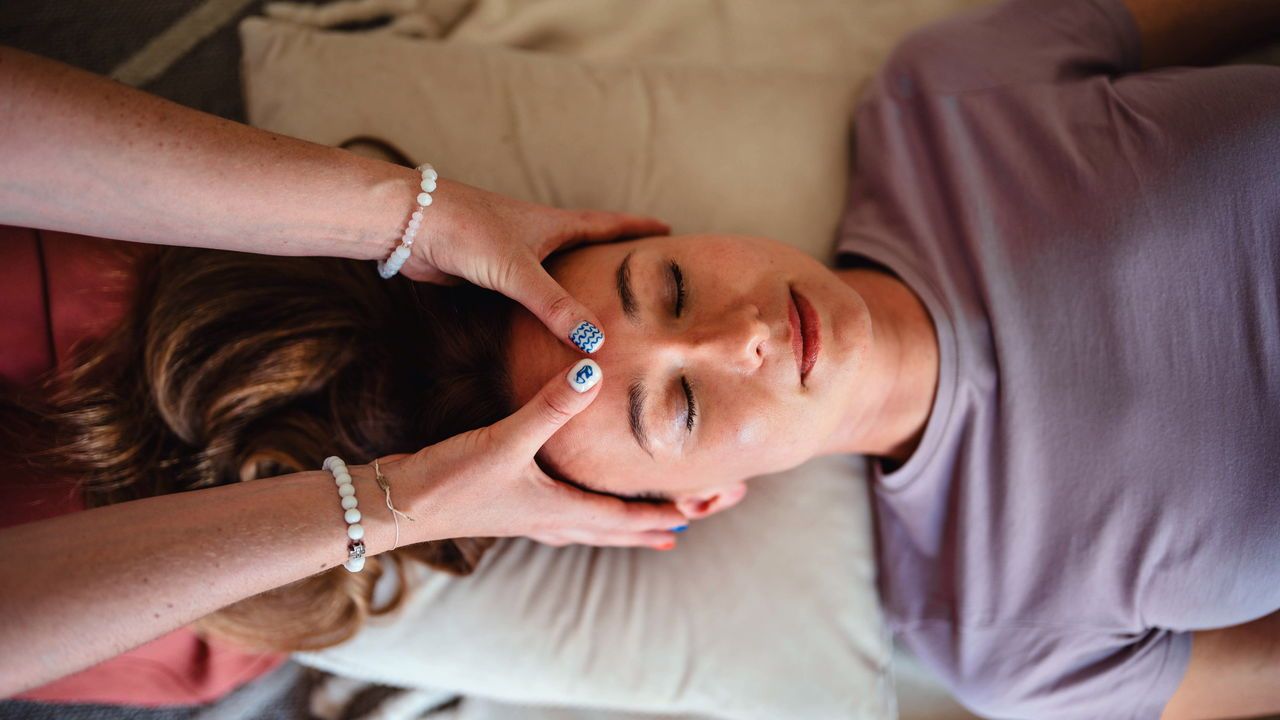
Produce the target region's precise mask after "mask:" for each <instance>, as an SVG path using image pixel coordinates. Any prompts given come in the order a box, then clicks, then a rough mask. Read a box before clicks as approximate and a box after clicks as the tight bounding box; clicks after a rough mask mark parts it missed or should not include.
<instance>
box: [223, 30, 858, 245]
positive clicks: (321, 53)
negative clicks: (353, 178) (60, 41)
mask: <svg viewBox="0 0 1280 720" xmlns="http://www.w3.org/2000/svg"><path fill="white" fill-rule="evenodd" d="M241 37H242V39H243V41H244V64H245V99H246V104H247V108H248V113H249V119H250V122H252V123H253V124H254V125H257V126H259V127H262V128H266V129H268V130H274V131H276V132H280V133H284V134H286V135H293V136H295V137H301V138H304V139H307V140H312V141H315V142H319V143H324V144H327V145H339V144H342V143H344V142H346V141H347V140H350V139H352V138H355V137H360V136H372V137H376V138H379V139H382V140H385V141H388V142H390V143H391V144H392V145H394V146H395V147H397V148H398V149H400V150H401V151H402V152H404V153H405V154H406V155H407V156H408V157H410V158H411V159H413V160H414V161H415V162H423V161H430V162H431V163H432V164H434V165H435V166H436V168H437V169H438V170H439V171H440V172H441V174H442V175H444V176H445V177H447V178H452V179H455V180H461V181H463V182H467V183H470V184H473V185H477V186H480V187H484V188H486V189H490V190H494V191H497V192H501V193H504V194H507V195H510V196H512V197H517V198H522V199H527V200H536V201H539V202H544V203H549V204H552V205H558V206H562V207H584V208H612V209H624V210H629V211H633V212H639V213H651V214H655V215H657V216H659V217H662V218H663V219H665V220H666V221H668V222H670V223H671V224H672V226H673V228H674V230H675V231H676V232H725V233H748V234H755V235H765V236H769V237H774V238H777V239H780V240H784V241H786V242H789V243H792V244H794V245H796V246H798V247H801V248H803V249H805V250H807V251H809V252H811V253H813V254H815V255H818V256H821V257H826V256H827V255H828V254H829V253H830V248H831V244H832V241H833V238H834V233H835V228H836V224H837V222H838V221H839V218H840V210H841V208H842V207H843V204H844V200H845V190H846V183H847V177H846V175H847V170H848V160H849V158H848V149H849V129H850V128H849V118H850V114H851V108H852V103H853V100H854V94H855V90H854V88H853V87H852V86H851V84H850V83H849V81H848V79H847V78H838V77H830V76H825V75H818V74H809V73H796V72H787V71H773V70H754V71H748V70H732V69H719V68H705V67H697V68H692V67H690V68H686V67H673V66H663V67H641V66H596V65H589V64H585V63H581V62H578V61H575V60H571V59H567V58H561V57H555V56H549V55H543V54H536V53H524V52H519V51H514V50H506V49H502V48H488V47H482V46H478V45H452V44H445V43H436V42H431V41H420V40H419V41H415V40H409V39H403V38H399V37H391V36H387V35H385V34H373V35H369V34H366V35H359V34H355V35H352V34H341V33H332V32H324V31H317V30H313V29H309V28H304V27H302V26H297V25H291V24H287V23H281V22H272V21H268V20H263V19H249V20H246V21H245V22H244V23H243V24H242V25H241ZM300 80H304V81H300Z"/></svg>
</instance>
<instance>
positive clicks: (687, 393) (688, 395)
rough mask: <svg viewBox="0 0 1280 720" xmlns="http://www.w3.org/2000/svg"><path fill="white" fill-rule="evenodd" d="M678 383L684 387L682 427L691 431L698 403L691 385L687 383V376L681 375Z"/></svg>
mask: <svg viewBox="0 0 1280 720" xmlns="http://www.w3.org/2000/svg"><path fill="white" fill-rule="evenodd" d="M680 385H681V387H683V388H684V400H685V407H686V410H685V419H684V427H685V430H687V431H688V432H693V425H694V421H695V419H696V418H697V417H698V403H697V401H696V400H694V397H693V386H692V385H690V384H689V378H687V377H684V376H681V378H680Z"/></svg>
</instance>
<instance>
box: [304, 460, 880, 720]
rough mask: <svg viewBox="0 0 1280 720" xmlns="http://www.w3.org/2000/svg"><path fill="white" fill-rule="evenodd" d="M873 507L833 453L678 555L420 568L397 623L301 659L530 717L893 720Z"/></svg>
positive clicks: (520, 550) (767, 481) (521, 553)
mask: <svg viewBox="0 0 1280 720" xmlns="http://www.w3.org/2000/svg"><path fill="white" fill-rule="evenodd" d="M869 507H870V506H869V502H868V496H867V488H866V484H865V482H864V480H863V471H862V466H861V463H860V462H859V461H858V460H856V459H854V458H838V457H828V458H820V459H817V460H812V461H810V462H809V463H808V464H806V465H805V466H803V467H801V468H798V469H797V470H794V471H791V472H789V473H783V474H782V475H779V476H775V477H769V478H758V479H756V480H753V481H751V490H750V491H749V492H748V493H747V497H746V498H745V499H744V500H743V501H742V504H741V505H740V506H739V507H738V508H735V509H734V511H733V512H726V513H721V514H719V515H716V516H714V517H711V518H707V519H705V520H703V521H700V522H698V523H695V524H694V525H693V527H692V528H690V530H688V531H687V534H686V537H684V538H683V539H682V540H681V544H680V547H679V548H678V549H677V550H676V551H674V552H669V553H661V552H655V551H650V550H618V549H601V548H590V547H583V546H576V547H568V548H559V549H557V548H550V547H547V546H543V545H539V544H537V543H534V542H531V541H526V540H512V541H507V542H503V543H500V544H499V545H498V546H497V549H496V551H495V552H493V553H492V554H491V555H490V556H488V557H487V558H486V559H485V560H484V562H483V563H482V565H481V567H480V568H479V570H478V571H477V573H476V574H475V575H473V576H471V577H468V578H464V579H456V578H452V577H447V576H444V575H441V574H438V573H433V572H430V571H426V570H420V571H415V572H414V573H413V589H412V592H411V594H410V596H409V600H408V601H407V604H406V606H405V607H404V609H403V610H402V611H400V612H398V613H397V614H395V615H394V616H392V617H389V618H387V619H382V620H376V621H374V622H373V623H372V624H371V625H370V626H369V627H367V628H366V629H365V630H364V631H362V632H361V633H360V634H359V635H357V636H356V637H355V639H353V640H351V641H349V642H347V643H345V644H343V645H341V646H339V647H336V648H332V649H329V650H326V651H323V652H320V653H310V654H305V655H302V656H300V660H301V661H302V662H303V663H305V664H308V665H312V666H316V667H320V668H322V669H325V670H328V671H331V672H334V673H337V674H343V675H348V676H354V677H357V678H362V679H365V680H369V681H372V682H379V683H383V684H389V685H398V686H404V687H415V686H427V687H430V688H433V689H442V688H443V689H448V690H450V691H453V692H457V693H460V694H463V695H466V696H469V697H475V698H487V699H493V700H500V701H505V702H509V703H521V704H526V705H530V704H532V705H545V706H575V707H579V708H591V709H598V710H603V709H612V710H625V711H630V712H648V713H663V714H677V715H680V716H682V717H685V716H688V717H708V718H731V719H734V720H739V719H740V720H778V719H779V718H805V720H827V719H833V720H834V719H836V718H859V719H861V718H867V719H868V720H875V719H878V718H891V717H894V716H895V715H894V713H895V707H894V694H893V687H892V683H891V680H890V677H889V675H888V673H887V672H886V670H887V668H888V665H889V662H890V658H891V654H892V647H891V643H890V641H889V637H888V636H887V634H886V631H885V630H884V627H883V625H882V624H881V622H880V615H879V608H878V605H877V602H876V596H875V593H874V591H873V586H872V583H873V581H874V576H875V568H874V562H873V553H872V545H871V543H872V540H871V535H870V533H869V532H868V528H869V523H870V514H869ZM586 716H590V714H589V713H588V714H587V715H586Z"/></svg>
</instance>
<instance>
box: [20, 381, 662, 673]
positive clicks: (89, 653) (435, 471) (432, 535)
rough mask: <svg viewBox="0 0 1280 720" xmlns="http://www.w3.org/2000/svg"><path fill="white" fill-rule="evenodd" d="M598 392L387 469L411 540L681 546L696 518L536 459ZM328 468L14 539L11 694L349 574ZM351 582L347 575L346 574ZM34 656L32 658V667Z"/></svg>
mask: <svg viewBox="0 0 1280 720" xmlns="http://www.w3.org/2000/svg"><path fill="white" fill-rule="evenodd" d="M598 393H599V390H598V389H596V388H592V389H590V390H588V391H586V392H584V393H579V392H575V391H574V390H573V388H572V386H571V385H570V384H569V383H568V382H567V381H566V380H565V377H564V376H563V375H561V376H557V377H555V378H552V380H551V381H550V382H548V383H547V385H546V386H545V387H544V388H543V389H542V391H541V392H539V393H538V394H537V395H535V396H534V397H533V399H532V400H530V401H529V402H528V403H526V404H525V406H524V407H523V408H521V409H520V410H518V411H517V412H516V413H515V414H513V415H512V416H510V417H508V418H506V419H504V420H502V421H500V422H498V423H496V424H494V425H491V426H489V427H484V428H480V429H478V430H473V431H471V432H468V433H464V434H462V435H458V436H456V437H453V438H450V439H448V440H445V441H443V442H440V443H437V444H435V445H432V446H431V447H428V448H426V449H424V450H422V451H421V452H419V453H417V454H415V455H410V456H400V457H399V458H389V459H388V461H387V462H383V463H381V469H382V471H383V474H384V475H385V476H386V477H387V478H388V479H389V481H390V483H391V487H392V499H393V500H394V501H395V503H394V504H395V505H396V507H397V508H398V509H400V510H402V511H404V512H406V513H408V514H409V515H410V516H411V517H413V521H412V522H410V521H408V520H403V519H402V520H401V521H400V531H401V538H400V539H401V544H402V545H408V544H412V543H418V542H424V541H427V540H439V539H444V538H456V537H500V536H516V535H521V536H534V537H540V538H547V539H552V540H555V539H557V538H568V539H572V540H574V541H577V542H589V543H593V544H599V545H617V546H640V547H651V548H654V549H658V550H667V549H670V548H672V547H674V546H675V542H676V540H675V535H674V534H673V533H672V532H670V530H669V528H672V527H674V526H677V525H683V524H684V517H683V516H682V515H681V514H680V513H679V512H678V511H677V510H676V509H675V508H674V507H673V506H672V505H670V504H669V503H668V504H663V505H657V504H639V503H625V502H623V501H621V500H618V499H616V498H611V497H605V496H601V495H593V494H588V493H584V492H582V491H579V490H576V489H574V488H572V487H569V486H568V485H565V484H563V483H557V482H555V481H554V480H552V479H551V478H549V477H547V476H546V475H545V474H543V473H542V472H541V470H539V469H538V467H537V465H536V463H535V462H534V460H533V458H534V455H535V454H536V453H537V451H538V449H539V448H540V447H541V446H542V445H543V444H544V443H545V442H546V440H547V439H548V438H549V437H551V435H552V434H553V433H555V431H556V430H557V429H558V428H560V427H562V426H563V425H564V424H565V423H566V422H568V421H569V420H570V419H571V418H572V417H573V416H574V415H576V414H577V413H579V412H581V411H582V410H583V409H584V408H586V407H587V406H588V405H589V404H590V403H591V402H592V400H594V398H595V397H596V395H597V394H598ZM350 472H351V476H352V478H353V482H354V485H355V487H356V495H355V496H356V499H357V501H358V502H359V510H360V512H361V513H362V515H363V517H362V518H361V519H360V524H361V525H362V526H363V527H364V529H365V535H364V542H365V545H366V548H367V551H368V553H369V554H371V555H374V554H378V553H381V552H384V551H387V550H390V549H391V547H392V544H393V543H394V542H395V532H396V531H395V524H394V522H393V520H392V517H391V511H390V510H389V509H388V508H387V506H386V503H385V496H384V495H383V493H382V491H381V490H379V488H378V486H377V485H376V482H375V480H374V477H373V471H372V469H371V468H369V467H367V466H365V467H355V466H352V467H351V468H350ZM342 513H343V511H342V507H341V505H340V503H339V496H338V491H337V486H336V484H335V483H334V479H333V476H332V475H330V474H329V473H328V472H324V471H317V472H304V473H297V474H294V475H287V476H283V477H276V478H265V479H261V480H253V481H250V482H242V483H236V484H234V485H227V486H223V487H216V488H209V489H204V490H194V491H191V492H183V493H176V494H172V495H164V496H161V497H154V498H148V499H145V500H137V501H133V502H126V503H121V504H118V505H110V506H107V507H101V508H95V509H93V510H86V511H83V512H77V513H72V514H70V515H63V516H60V517H55V518H51V519H48V520H41V521H38V522H33V523H28V524H26V525H18V526H14V527H9V528H5V529H3V530H0V548H3V549H4V553H3V555H0V618H3V620H2V621H0V697H7V696H9V695H13V694H15V693H19V692H22V691H23V690H26V689H29V688H32V687H36V686H38V685H41V684H44V683H46V682H49V681H51V680H54V679H56V678H59V677H62V676H64V675H67V674H70V673H73V672H76V671H78V670H82V669H84V668H86V667H89V666H90V665H93V664H94V663H97V662H99V661H101V660H105V659H107V658H109V657H112V656H113V655H117V654H119V653H121V652H124V651H126V650H129V649H130V648H133V647H136V646H137V645H140V644H142V643H144V642H147V641H149V640H152V639H154V638H156V637H159V636H160V635H162V634H164V633H166V632H169V631H171V630H173V629H175V628H178V627H180V626H182V625H185V624H187V623H190V622H191V621H193V620H195V619H197V618H199V617H201V616H204V615H206V614H208V613H211V612H213V611H215V610H217V609H219V608H221V607H224V606H226V605H229V604H231V603H234V602H237V601H239V600H243V599H245V598H248V597H251V596H253V595H256V594H258V593H261V592H265V591H267V590H271V589H272V588H277V587H280V586H282V585H286V584H288V583H290V582H293V581H295V580H300V579H302V578H305V577H308V576H310V575H313V574H315V573H318V572H321V571H323V570H328V569H330V568H333V567H334V566H336V565H338V564H339V563H341V562H342V561H344V560H345V559H346V556H347V550H346V548H347V537H346V533H347V525H346V522H345V521H344V519H343V514H342ZM341 572H345V570H344V571H341ZM19 659H20V662H19V661H18V660H19Z"/></svg>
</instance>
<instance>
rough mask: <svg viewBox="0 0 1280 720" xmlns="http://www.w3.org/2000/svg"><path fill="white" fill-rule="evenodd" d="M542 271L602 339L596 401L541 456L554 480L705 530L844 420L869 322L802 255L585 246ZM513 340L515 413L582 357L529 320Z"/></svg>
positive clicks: (850, 294) (648, 243)
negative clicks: (633, 501) (667, 506)
mask: <svg viewBox="0 0 1280 720" xmlns="http://www.w3.org/2000/svg"><path fill="white" fill-rule="evenodd" d="M550 267H551V272H552V275H554V276H555V277H556V279H557V280H559V281H560V283H561V284H562V285H563V286H564V288H565V289H566V290H568V291H569V293H570V294H572V295H573V296H574V297H575V298H577V299H578V300H579V301H581V302H583V303H584V304H586V305H587V307H589V308H591V309H592V310H593V311H594V312H595V313H596V314H597V316H598V317H599V318H600V320H601V322H602V323H603V326H604V327H603V329H604V332H605V336H606V340H605V344H604V347H602V348H601V349H600V351H598V352H597V353H596V354H595V355H593V356H592V357H593V358H594V359H595V360H596V361H597V362H598V363H599V364H600V367H601V369H602V370H603V373H604V379H603V381H602V382H601V385H602V387H601V391H600V395H599V396H598V397H597V398H596V400H595V402H594V403H592V405H591V406H590V407H589V408H587V409H586V410H585V411H584V412H582V413H581V414H580V415H578V416H577V417H575V418H574V419H573V420H571V421H570V422H569V423H568V424H567V425H566V426H565V427H564V428H563V429H562V430H561V431H560V432H559V433H557V434H556V436H555V437H553V438H552V439H551V441H550V442H548V443H547V445H546V446H545V447H544V448H543V451H542V453H541V455H540V458H541V459H542V461H543V462H544V463H545V464H546V465H547V466H548V468H549V469H550V470H551V471H552V472H553V473H555V474H556V475H558V476H559V477H562V478H565V479H567V480H570V481H573V482H576V483H578V484H580V485H583V486H585V487H588V488H591V489H593V490H598V491H602V492H608V493H613V494H616V495H621V496H628V497H632V496H644V497H655V498H669V499H672V500H674V501H676V502H677V504H678V505H680V506H681V510H683V511H684V512H685V514H686V515H688V516H690V517H700V516H702V515H706V514H710V513H712V512H716V511H717V510H721V509H724V508H726V507H728V506H730V505H732V504H733V503H735V502H737V500H739V499H740V498H741V497H742V494H743V492H745V486H744V485H743V484H742V481H743V480H745V479H746V478H749V477H753V476H756V475H762V474H765V473H771V472H777V471H780V470H784V469H787V468H790V467H794V466H796V465H798V464H800V463H802V462H804V461H805V460H807V459H808V458H810V457H812V456H814V455H815V454H817V453H819V452H820V451H821V450H822V449H823V448H824V447H825V446H826V443H827V441H828V440H829V439H830V438H831V436H832V435H833V433H834V432H835V430H836V428H837V426H838V425H839V423H840V422H841V420H842V418H843V417H844V413H845V412H846V410H847V407H846V405H847V402H848V399H849V398H850V397H851V395H852V393H853V391H854V389H855V384H856V382H857V378H858V372H857V369H858V365H859V360H860V358H861V357H862V355H863V353H864V351H865V349H866V347H867V344H868V342H869V339H870V338H869V336H870V324H869V321H868V318H867V309H866V305H865V304H864V303H863V302H862V299H861V298H860V297H859V296H858V294H857V293H855V292H854V291H853V290H852V289H851V288H849V287H848V286H847V285H846V284H845V283H844V282H842V281H841V280H840V279H839V278H837V277H836V275H835V274H834V273H832V272H831V270H829V269H827V268H826V267H824V266H823V265H822V264H820V263H818V262H817V261H815V260H814V259H812V258H811V257H809V256H808V255H805V254H804V253H802V252H800V251H798V250H795V249H793V248H790V247H788V246H786V245H783V244H782V243H779V242H776V241H772V240H766V239H762V238H752V237H737V236H721V235H695V236H676V237H657V238H648V239H644V240H635V241H630V242H622V243H613V244H607V245H593V246H588V247H584V248H582V249H579V250H575V251H573V252H571V253H568V254H566V255H564V256H563V257H561V258H557V259H556V260H555V261H554V262H553V263H552V265H551V266H550ZM511 332H512V337H511V342H510V344H509V348H510V349H509V355H510V357H509V360H508V362H509V366H510V367H509V370H510V372H511V377H512V385H513V388H514V391H515V396H516V400H517V402H518V403H521V404H523V403H524V402H525V401H527V400H528V399H529V398H530V397H532V396H533V394H534V393H535V392H536V391H537V390H538V389H539V388H540V387H541V386H542V385H543V384H544V383H545V382H546V381H547V379H548V378H549V377H550V376H551V375H552V374H554V373H558V372H563V370H564V368H566V367H568V366H569V365H570V364H572V363H573V362H574V360H576V359H577V357H576V356H575V355H574V354H573V353H572V352H571V351H570V350H569V349H568V348H566V347H565V346H564V345H562V344H561V343H560V342H558V341H557V340H556V339H555V338H553V337H552V336H551V335H550V333H548V332H547V331H546V329H545V328H544V327H543V326H542V324H541V323H539V322H538V321H537V320H536V319H535V318H533V316H531V315H529V314H528V313H526V312H524V311H522V310H521V311H519V312H517V314H516V317H515V319H514V321H513V323H512V330H511ZM802 372H803V375H802Z"/></svg>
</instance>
